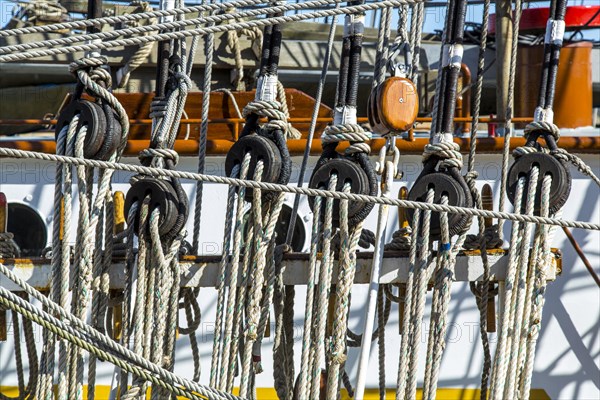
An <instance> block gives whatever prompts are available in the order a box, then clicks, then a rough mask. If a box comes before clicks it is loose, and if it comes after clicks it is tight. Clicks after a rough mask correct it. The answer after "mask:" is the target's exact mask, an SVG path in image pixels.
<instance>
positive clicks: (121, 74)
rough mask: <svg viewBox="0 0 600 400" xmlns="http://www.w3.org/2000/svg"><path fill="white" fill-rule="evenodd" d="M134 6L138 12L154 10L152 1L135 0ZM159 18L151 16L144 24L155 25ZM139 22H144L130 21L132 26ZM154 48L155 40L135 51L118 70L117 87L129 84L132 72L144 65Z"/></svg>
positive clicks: (132, 3)
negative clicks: (151, 4)
mask: <svg viewBox="0 0 600 400" xmlns="http://www.w3.org/2000/svg"><path fill="white" fill-rule="evenodd" d="M130 5H132V6H135V7H136V12H149V11H152V6H150V3H148V2H145V1H139V0H134V1H132V2H131V4H130ZM156 22H157V20H156V18H149V19H148V20H146V23H145V24H143V25H142V26H144V25H154V24H156ZM139 23H143V21H140V22H137V21H136V22H130V25H132V26H136V25H137V26H139ZM142 35H146V33H142ZM153 49H154V43H153V42H148V43H144V44H143V45H141V46H140V47H139V48H138V49H137V50H136V52H135V53H133V55H132V56H131V58H129V60H127V62H126V63H125V65H124V66H122V67H121V68H120V69H119V70H118V71H117V81H118V82H117V87H118V88H120V89H122V88H124V87H125V86H127V83H128V82H129V77H130V76H131V73H132V72H133V71H135V70H136V69H137V68H138V67H139V66H140V65H142V64H143V63H144V62H145V61H146V59H147V58H148V57H149V56H150V54H152V50H153Z"/></svg>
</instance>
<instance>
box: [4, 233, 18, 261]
mask: <svg viewBox="0 0 600 400" xmlns="http://www.w3.org/2000/svg"><path fill="white" fill-rule="evenodd" d="M20 255H21V249H20V248H19V245H18V244H17V242H15V240H14V235H13V234H12V233H10V232H4V233H0V257H2V258H4V257H5V258H15V257H20Z"/></svg>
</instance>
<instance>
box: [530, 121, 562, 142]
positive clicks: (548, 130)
mask: <svg viewBox="0 0 600 400" xmlns="http://www.w3.org/2000/svg"><path fill="white" fill-rule="evenodd" d="M534 132H535V133H538V134H543V135H544V136H546V135H551V136H552V138H554V140H555V141H557V142H558V140H559V139H560V129H559V128H558V126H556V124H554V123H552V122H547V121H533V122H530V123H529V124H527V126H525V130H524V131H523V136H524V137H525V138H526V139H529V137H530V136H532V133H534Z"/></svg>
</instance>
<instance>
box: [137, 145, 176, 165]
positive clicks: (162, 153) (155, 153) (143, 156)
mask: <svg viewBox="0 0 600 400" xmlns="http://www.w3.org/2000/svg"><path fill="white" fill-rule="evenodd" d="M157 158H161V159H163V160H171V161H173V166H175V165H177V163H178V162H179V153H177V152H176V151H175V150H173V149H164V148H163V149H153V148H148V149H144V150H142V151H140V153H139V155H138V159H139V160H140V161H141V162H142V164H144V163H145V161H146V160H148V159H150V160H152V162H155V161H156V159H157ZM149 165H150V164H149Z"/></svg>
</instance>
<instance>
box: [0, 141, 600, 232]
mask: <svg viewBox="0 0 600 400" xmlns="http://www.w3.org/2000/svg"><path fill="white" fill-rule="evenodd" d="M0 156H4V157H9V158H29V159H37V160H44V161H58V162H62V163H69V164H73V165H85V166H93V167H98V168H106V169H114V170H117V171H128V172H135V173H140V174H145V175H150V176H163V177H174V178H180V179H189V180H194V181H197V180H201V181H204V182H211V183H220V184H227V185H234V186H244V187H248V188H258V189H261V190H267V191H276V192H285V193H298V194H303V195H306V196H322V197H327V198H334V199H338V200H339V199H344V200H350V201H358V202H361V203H374V204H388V205H390V206H396V207H402V208H411V209H419V210H430V211H437V212H440V211H442V212H448V213H451V214H463V215H470V216H481V217H484V218H498V219H505V220H511V221H520V222H531V223H534V224H546V225H556V226H564V227H567V228H580V229H588V230H600V224H591V223H588V222H584V221H569V220H562V219H556V218H550V217H548V218H544V217H538V216H532V215H525V214H519V213H508V212H497V211H488V210H480V209H473V208H467V207H456V206H447V205H441V204H427V203H423V202H418V201H410V200H401V199H388V198H384V197H378V196H369V195H363V194H356V193H344V192H338V191H332V190H323V189H311V188H304V187H302V188H299V187H295V186H287V185H280V184H277V183H268V182H255V181H249V180H244V179H235V178H228V177H224V176H216V175H209V174H198V173H194V172H186V171H176V170H168V169H161V168H152V167H143V166H138V165H132V164H124V163H117V162H111V161H98V160H88V159H83V158H77V157H68V156H60V155H56V154H46V153H40V152H35V151H27V150H17V149H12V148H7V147H0Z"/></svg>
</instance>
